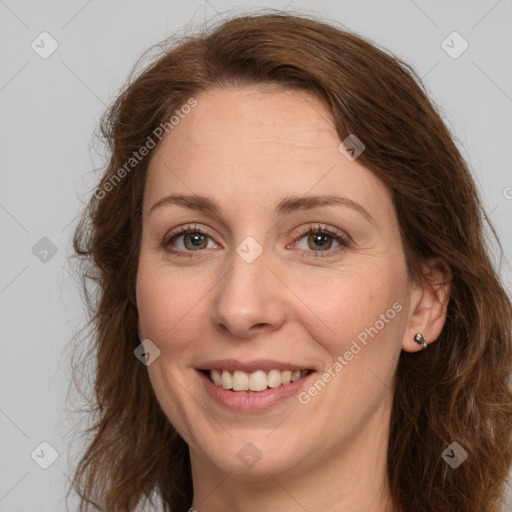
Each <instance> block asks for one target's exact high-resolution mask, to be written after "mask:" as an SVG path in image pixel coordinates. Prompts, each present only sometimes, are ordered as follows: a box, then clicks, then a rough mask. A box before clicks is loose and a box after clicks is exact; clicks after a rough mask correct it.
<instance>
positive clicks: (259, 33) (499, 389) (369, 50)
mask: <svg viewBox="0 0 512 512" xmlns="http://www.w3.org/2000/svg"><path fill="white" fill-rule="evenodd" d="M159 48H160V49H161V53H160V54H159V55H158V57H157V58H154V59H153V60H152V61H151V62H150V64H148V65H146V67H145V68H144V69H143V70H142V71H141V72H139V73H138V74H137V75H136V76H132V77H130V79H129V81H128V83H127V85H126V87H125V88H124V89H123V91H121V93H120V94H119V96H118V97H117V99H116V100H115V102H114V103H113V104H112V106H111V107H110V108H109V110H108V111H107V112H106V113H105V116H104V118H103V119H102V127H101V129H102V135H103V137H104V139H105V141H106V142H107V144H108V149H109V152H110V153H109V155H110V156H109V158H110V160H109V162H108V165H107V167H106V170H105V172H104V175H103V177H102V179H101V183H100V185H99V187H98V189H97V190H96V192H95V193H94V194H93V195H92V197H91V199H90V202H89V204H88V208H87V209H86V210H85V211H84V214H83V217H82V219H81V221H80V223H79V225H78V227H77V228H76V232H75V235H74V240H73V242H74V249H75V251H76V253H77V255H78V257H79V260H80V261H82V262H83V263H84V265H85V268H83V267H82V275H83V276H84V279H85V280H86V281H89V280H92V281H93V282H94V283H96V285H97V288H96V289H97V293H96V295H94V296H88V305H89V308H90V312H91V321H90V324H89V327H90V329H89V342H90V343H92V346H91V351H90V352H91V356H90V357H91V358H92V362H93V364H94V375H95V382H94V397H92V398H91V408H90V411H91V413H93V414H92V417H93V418H94V423H93V425H92V426H91V427H90V428H89V429H88V433H89V435H90V439H89V444H88V446H87V449H86V451H85V453H84V454H83V457H82V458H81V460H80V461H79V463H78V464H77V467H76V472H75V475H74V487H75V489H76V491H77V492H78V493H79V495H80V497H81V508H80V510H82V511H84V510H90V507H93V509H100V510H106V511H109V512H115V511H132V510H134V509H135V508H136V507H137V505H138V504H139V505H140V504H141V503H145V502H146V501H145V500H147V499H150V498H151V497H152V498H153V499H158V500H161V502H162V504H163V506H164V509H165V510H168V511H172V512H182V511H184V510H187V508H188V507H189V506H190V505H191V502H192V492H193V488H192V478H191V471H190V462H189V454H188V447H187V445H186V443H185V442H184V441H183V439H182V438H181V437H180V436H179V434H178V433H177V432H176V431H175V429H174V428H173V426H172V425H171V424H170V422H169V421H168V420H167V418H166V417H165V415H164V413H163V411H162V410H161V408H160V406H159V404H158V402H157V400H156V397H155V394H154V392H153V389H152V387H151V384H150V381H149V377H148V374H147V370H146V368H145V367H144V365H142V364H141V363H140V362H139V361H138V360H137V358H136V357H134V354H133V351H134V349H135V347H137V345H138V344H139V343H140V341H139V340H138V338H137V307H136V300H135V282H136V274H137V264H138V254H139V248H140V236H141V215H142V214H141V205H142V197H143V190H144V183H145V176H146V170H147V166H148V160H149V158H150V156H151V154H152V153H153V152H154V149H153V150H151V151H150V152H149V154H148V155H146V156H145V157H143V158H140V161H138V162H137V163H136V164H135V163H134V162H132V164H133V168H132V167H127V166H126V163H127V162H128V161H130V158H133V155H134V153H136V152H138V151H139V149H140V148H141V147H142V146H144V145H145V144H147V141H148V137H149V136H151V135H152V134H153V135H154V134H155V130H157V129H158V127H159V126H162V125H163V123H166V122H168V121H169V119H170V118H171V116H172V115H173V114H174V113H175V112H176V110H179V109H180V107H182V106H183V105H185V104H186V103H187V101H189V100H190V98H192V97H193V96H194V95H197V94H198V93H200V92H201V91H204V90H206V89H208V88H210V87H213V86H222V85H226V84H229V85H233V84H234V85H246V84H265V83H274V84H280V85H281V86H283V87H286V88H295V89H299V90H307V91H311V92H313V93H315V94H316V95H317V97H319V98H320V99H321V100H323V101H324V102H325V103H326V105H327V106H328V107H329V108H330V110H331V111H332V113H333V116H334V119H335V123H336V129H337V132H338V134H339V136H340V140H344V139H345V138H346V137H347V136H348V135H349V134H356V135H357V137H358V138H359V139H360V140H361V141H363V142H364V144H365V146H366V149H365V151H364V152H363V153H362V154H361V155H360V156H359V159H358V162H360V163H362V164H363V165H365V166H366V167H367V168H368V169H370V170H371V171H372V172H374V173H375V175H376V176H378V177H379V178H380V179H381V180H383V182H384V183H385V184H386V185H387V186H388V187H389V189H390V191H391V192H392V196H393V200H394V204H395V208H396V212H397V215H398V220H399V223H400V228H401V234H402V238H403V242H404V247H405V251H406V257H407V264H408V268H409V271H410V272H411V273H412V274H417V273H418V271H419V270H418V269H419V268H420V263H421V262H422V261H424V259H425V258H430V257H438V258H442V259H443V260H444V261H445V262H446V263H447V264H448V265H449V267H450V269H451V272H452V281H451V289H450V300H449V304H448V312H447V320H446V324H445V327H444V329H443V331H442V333H441V335H440V337H439V339H438V340H437V341H436V342H435V343H433V344H432V346H431V347H429V349H428V350H427V351H424V352H421V353H415V354H410V353H406V352H402V353H401V356H400V360H399V365H398V369H397V377H396V378H397V381H396V382H397V386H396V392H395V395H394V403H393V410H392V420H391V431H390V439H389V449H388V465H387V468H388V477H389V484H390V488H391V493H392V499H393V501H394V504H395V505H396V508H397V509H399V510H400V511H401V512H412V511H414V512H434V511H435V512H475V511H478V512H497V511H498V510H499V507H500V500H501V499H502V498H503V492H504V484H505V480H506V477H507V474H508V470H509V467H510V465H511V462H512V444H511V436H510V434H511V430H512V395H511V390H510V388H509V387H508V379H509V377H510V375H511V368H512V366H511V363H512V344H511V332H510V322H511V318H512V306H511V303H510V300H509V298H508V297H507V295H506V293H505V291H504V289H503V287H502V285H501V284H500V280H499V278H498V275H497V272H496V270H495V269H494V266H493V264H492V262H491V260H490V254H491V250H492V248H491V247H490V246H489V245H488V241H487V238H486V232H487V231H486V228H488V227H490V232H491V233H492V234H494V230H493V229H492V226H491V225H490V223H489V222H488V219H487V217H486V216H485V213H484V211H483V208H482V205H481V202H480V199H479V197H478V193H477V190H476V187H475V183H474V181H473V179H472V177H471V175H470V172H469V170H468V166H467V164H466V162H465V161H464V159H463V157H462V156H461V154H460V152H459V150H458V149H457V146H456V145H455V143H454V140H453V138H452V136H451V134H450V132H449V131H448V129H447V127H446V126H445V124H444V123H443V121H442V120H441V117H440V115H439V114H438V112H437V109H436V107H435V106H434V105H433V104H432V102H431V101H430V100H429V99H428V97H427V93H426V91H425V88H424V86H423V84H422V83H421V80H420V79H419V77H418V76H417V75H416V73H415V72H414V71H413V70H412V69H411V68H410V67H409V66H408V65H407V64H405V63H404V62H402V61H401V60H400V59H398V58H396V57H395V56H393V55H392V54H390V53H389V52H387V51H384V50H381V49H379V48H377V46H376V45H375V44H373V43H370V42H368V41H366V40H365V39H363V38H361V37H359V36H357V35H355V34H353V33H350V32H349V31H347V30H344V29H342V28H340V27H337V26H336V25H335V24H333V23H332V22H330V23H327V22H324V21H322V20H319V19H315V18H312V17H310V16H308V17H304V16H301V15H292V14H289V13H284V12H279V11H277V12H276V11H270V12H263V13H256V14H252V15H247V16H241V17H235V18H231V19H228V20H227V21H222V22H221V23H218V24H216V25H215V26H213V27H211V28H210V29H205V30H202V31H198V32H197V33H196V34H194V35H187V36H183V37H181V38H179V39H178V40H177V41H176V40H173V41H171V42H170V43H169V44H167V45H165V44H164V45H163V46H162V47H159ZM157 133H158V130H157ZM152 140H154V142H156V143H157V142H158V140H156V139H155V137H154V136H152ZM132 164H130V165H132ZM123 166H124V169H125V172H121V171H120V169H122V168H123ZM108 184H110V185H108ZM486 222H487V225H486ZM452 442H457V443H458V444H460V445H461V446H462V447H463V448H464V449H465V450H466V452H467V453H468V459H467V460H466V461H465V462H464V463H463V464H462V465H460V466H459V467H458V468H457V469H452V468H451V467H450V466H449V465H448V464H446V463H445V462H444V460H443V459H442V458H441V454H442V452H443V451H444V450H445V449H446V448H447V447H448V446H449V445H450V444H451V443H452Z"/></svg>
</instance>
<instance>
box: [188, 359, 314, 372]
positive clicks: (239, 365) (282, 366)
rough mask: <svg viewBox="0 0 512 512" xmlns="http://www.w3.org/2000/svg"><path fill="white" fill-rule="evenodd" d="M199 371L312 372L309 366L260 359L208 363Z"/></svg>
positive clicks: (200, 366)
mask: <svg viewBox="0 0 512 512" xmlns="http://www.w3.org/2000/svg"><path fill="white" fill-rule="evenodd" d="M197 369H198V370H213V369H217V370H228V371H235V370H241V371H243V372H255V371H256V370H273V369H278V370H310V369H312V368H311V367H310V366H308V365H307V364H305V365H300V364H292V363H285V362H283V361H275V360H272V359H258V360H253V361H239V360H238V359H219V360H216V361H207V362H206V363H203V364H201V365H199V366H198V367H197Z"/></svg>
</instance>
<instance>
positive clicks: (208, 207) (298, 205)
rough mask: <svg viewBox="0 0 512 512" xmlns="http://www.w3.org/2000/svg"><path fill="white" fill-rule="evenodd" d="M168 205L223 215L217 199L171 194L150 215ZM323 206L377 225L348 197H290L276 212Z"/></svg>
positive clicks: (364, 210) (158, 203) (282, 213)
mask: <svg viewBox="0 0 512 512" xmlns="http://www.w3.org/2000/svg"><path fill="white" fill-rule="evenodd" d="M166 205H176V206H181V207H183V208H189V209H191V210H198V211H201V212H204V213H210V214H213V215H217V216H220V215H221V209H220V207H219V205H218V204H217V203H216V201H215V199H213V198H212V197H209V196H201V195H197V194H187V195H185V194H171V195H169V196H166V197H163V198H162V199H160V200H159V201H157V202H156V203H155V204H154V205H153V206H152V207H151V208H150V209H149V213H151V212H153V211H154V210H156V209H158V208H161V207H163V206H166ZM321 206H345V207H347V208H351V209H352V210H355V211H356V212H358V213H360V214H361V215H362V216H363V217H365V218H366V219H367V220H368V221H370V222H371V223H372V224H375V220H374V219H373V217H372V216H371V215H370V214H369V213H368V211H367V210H366V209H365V208H364V207H363V206H361V205H360V204H359V203H356V202H355V201H352V199H348V198H347V197H339V196H330V195H327V196H288V197H285V198H283V199H281V201H279V202H278V203H277V205H276V208H275V210H276V213H277V214H278V215H284V214H286V213H290V212H293V211H300V210H311V209H313V208H318V207H321Z"/></svg>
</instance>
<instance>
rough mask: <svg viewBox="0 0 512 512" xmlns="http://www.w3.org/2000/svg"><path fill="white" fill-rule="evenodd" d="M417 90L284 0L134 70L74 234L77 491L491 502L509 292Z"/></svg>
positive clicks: (197, 504)
mask: <svg viewBox="0 0 512 512" xmlns="http://www.w3.org/2000/svg"><path fill="white" fill-rule="evenodd" d="M419 84H420V81H419V79H418V77H417V76H416V75H415V73H414V71H412V70H411V69H410V68H409V67H408V66H407V65H406V64H404V63H403V62H401V61H400V60H398V59H397V58H395V57H393V56H391V55H390V54H388V53H385V52H383V51H381V50H379V49H377V48H376V47H375V46H373V45H372V44H370V43H369V42H367V41H365V40H364V39H362V38H360V37H358V36H356V35H354V34H351V33H349V32H347V31H344V30H341V29H340V28H337V27H334V26H332V25H329V24H325V23H323V22H321V21H320V20H313V19H311V18H304V17H300V16H292V15H289V14H285V13H279V12H273V13H270V14H258V15H252V16H243V17H239V18H234V19H231V20H228V21H225V22H223V23H221V24H219V25H218V26H216V27H214V29H212V30H210V31H208V32H205V33H200V34H197V35H195V36H190V37H187V38H184V39H183V40H181V41H179V42H177V43H175V44H174V45H173V46H172V47H171V48H167V49H165V50H164V51H163V52H162V55H161V56H159V58H158V59H157V60H155V61H154V62H153V63H151V64H150V65H149V66H147V67H146V69H144V70H143V72H141V73H140V74H139V75H138V76H137V77H136V78H134V79H132V80H131V81H130V83H129V84H128V86H127V87H126V89H125V90H124V91H123V92H122V94H121V95H120V96H119V97H118V99H117V100H116V101H115V103H114V104H113V106H112V107H111V109H110V110H109V111H108V113H107V116H106V118H105V120H104V123H103V134H104V136H105V137H106V140H107V141H108V143H109V145H110V146H109V147H110V149H111V158H110V162H109V164H108V168H107V169H106V171H105V174H104V176H103V178H102V180H101V183H100V185H99V187H98V188H97V190H96V191H95V193H94V194H93V197H92V198H91V202H90V204H89V208H88V210H87V211H86V212H85V213H84V217H83V219H82V221H81V223H80V225H79V227H78V228H77V231H76V233H75V238H74V246H75V250H76V252H77V253H78V255H80V256H81V257H83V258H84V259H85V261H86V262H88V264H89V265H90V270H89V271H87V272H86V273H85V275H86V276H88V277H89V278H92V279H94V280H95V281H96V282H97V284H98V285H99V287H98V291H99V294H98V300H97V301H91V304H90V307H91V310H92V312H93V315H94V316H93V320H92V323H91V326H92V327H93V328H94V330H93V336H94V341H95V344H94V358H95V362H96V365H97V367H96V376H95V379H96V380H95V397H94V401H93V402H94V407H93V410H94V411H95V413H96V419H97V421H96V422H95V424H94V426H93V427H92V428H91V429H90V433H91V440H90V444H89V445H88V448H87V451H86V453H85V454H84V455H83V458H82V459H81V461H80V462H79V464H78V467H77V471H76V474H75V479H74V482H75V487H76V489H77V490H78V492H79V493H80V496H81V504H82V506H81V510H88V509H99V510H107V511H109V512H111V511H132V510H137V509H138V508H137V507H142V508H143V509H144V510H147V507H148V506H149V504H150V502H152V503H153V506H159V507H160V508H161V509H163V510H168V511H173V512H174V511H176V512H181V511H185V510H187V509H188V508H189V507H192V508H193V509H195V510H198V511H199V512H215V511H221V510H222V511H225V510H233V511H235V510H236V511H243V512H247V511H256V510H258V511H260V510H280V511H295V510H308V511H311V512H313V511H317V510H318V511H319V510H322V511H331V510H332V511H338V510H346V511H350V512H356V511H365V512H391V511H393V512H394V511H396V510H399V511H400V512H411V511H414V512H419V511H425V512H426V511H436V512H440V511H442V512H455V511H457V512H461V511H468V512H469V511H471V512H474V511H475V510H478V511H482V512H491V511H497V510H499V506H500V501H501V499H502V497H503V491H504V482H505V479H506V477H507V473H508V470H509V467H510V464H511V462H512V446H511V443H510V433H511V425H512V423H511V419H512V406H511V403H512V402H511V394H510V389H509V388H508V387H507V381H508V378H509V376H510V372H511V339H510V319H511V304H510V302H509V299H508V298H507V295H506V293H505V292H504V290H503V287H502V285H501V284H500V282H499V279H498V277H497V275H496V272H495V270H494V269H493V267H492V265H491V263H490V258H489V250H488V248H487V247H486V244H485V240H484V232H483V229H484V226H483V223H482V207H481V204H480V200H479V198H478V195H477V191H476V188H475V184H474V181H473V179H472V178H471V176H470V173H469V171H468V168H467V165H466V163H465V162H464V160H463V158H462V156H461V154H460V153H459V151H458V149H457V147H456V146H455V144H454V142H453V139H452V137H451V135H450V133H449V131H448V130H447V128H446V126H445V125H444V124H443V122H442V120H441V119H440V117H439V115H438V113H437V112H436V110H435V108H434V107H433V105H432V104H431V102H430V101H429V100H428V98H427V96H426V94H425V92H424V90H423V89H422V88H421V85H419Z"/></svg>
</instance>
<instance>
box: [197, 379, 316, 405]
mask: <svg viewBox="0 0 512 512" xmlns="http://www.w3.org/2000/svg"><path fill="white" fill-rule="evenodd" d="M198 374H199V377H200V378H201V379H202V381H203V384H204V386H205V388H206V391H207V392H208V394H209V395H210V396H211V397H212V398H213V399H214V400H215V402H217V403H218V404H220V405H222V406H224V407H227V408H228V409H234V410H238V411H259V410H263V409H269V408H270V407H272V406H274V405H277V404H279V403H280V402H282V401H283V400H286V399H287V398H290V397H292V396H294V395H296V394H297V393H298V392H299V390H300V388H301V387H302V386H303V385H304V384H305V382H306V381H307V380H308V379H309V378H310V377H311V376H312V375H313V374H314V372H312V373H310V374H309V375H306V377H302V378H301V379H299V380H297V381H295V382H290V384H282V385H281V386H278V387H277V388H269V389H267V390H265V391H229V390H227V389H224V388H223V387H222V386H217V385H216V384H214V383H213V382H212V381H211V380H210V379H209V378H208V377H207V376H206V375H205V374H204V373H203V372H200V371H198Z"/></svg>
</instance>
